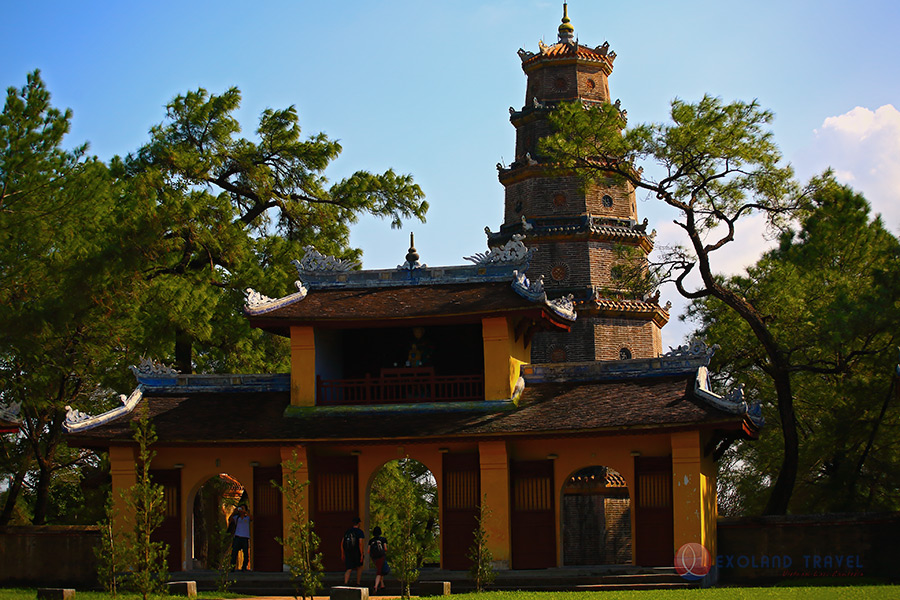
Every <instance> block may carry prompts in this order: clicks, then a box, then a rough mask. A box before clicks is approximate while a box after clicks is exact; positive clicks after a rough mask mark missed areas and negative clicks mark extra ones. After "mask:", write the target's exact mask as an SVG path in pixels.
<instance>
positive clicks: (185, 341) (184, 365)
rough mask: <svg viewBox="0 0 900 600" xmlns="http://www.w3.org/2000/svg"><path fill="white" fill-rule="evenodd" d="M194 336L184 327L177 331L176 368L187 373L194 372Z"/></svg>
mask: <svg viewBox="0 0 900 600" xmlns="http://www.w3.org/2000/svg"><path fill="white" fill-rule="evenodd" d="M193 341H194V340H193V338H192V337H191V334H189V333H188V332H186V331H185V330H183V329H178V330H176V331H175V368H176V369H177V370H178V371H179V372H180V373H184V374H185V375H190V374H191V373H193V372H194V365H193V362H192V360H191V358H192V352H193V349H192V345H193Z"/></svg>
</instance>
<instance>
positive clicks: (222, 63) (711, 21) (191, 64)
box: [0, 0, 900, 345]
mask: <svg viewBox="0 0 900 600" xmlns="http://www.w3.org/2000/svg"><path fill="white" fill-rule="evenodd" d="M561 14H562V7H561V2H547V1H543V0H495V1H484V2H476V1H470V0H458V1H456V2H422V1H418V2H413V1H408V0H393V1H391V0H387V1H384V2H374V1H370V2H364V1H360V0H333V1H331V2H321V1H318V2H312V1H305V0H297V1H293V2H288V1H262V0H261V1H260V2H257V3H254V4H252V5H251V4H250V3H245V2H235V1H219V2H190V1H182V2H170V1H164V0H163V1H156V2H92V1H90V0H86V1H83V2H71V1H69V2H47V1H40V0H31V1H29V2H15V3H14V2H5V3H3V5H2V7H0V21H2V22H3V23H4V35H3V36H0V57H2V58H0V83H2V84H3V85H4V86H17V87H19V86H21V85H22V84H23V83H24V81H25V76H26V73H28V72H29V71H31V70H33V69H35V68H39V69H41V71H42V73H43V77H44V79H45V81H46V82H47V84H48V87H49V89H50V91H51V92H52V94H53V101H54V103H55V104H56V105H57V106H60V107H69V108H71V109H72V110H73V111H74V119H73V126H72V131H71V134H70V137H69V142H70V143H71V144H72V145H75V144H77V143H81V142H83V141H88V142H90V144H91V151H92V153H94V154H97V155H98V156H100V157H101V158H103V159H108V158H110V157H111V156H113V155H115V154H125V153H128V152H131V151H133V150H135V149H136V148H138V147H139V146H140V145H141V144H142V143H143V142H144V141H146V139H147V130H148V129H149V128H150V127H151V126H152V125H153V124H155V123H158V122H160V121H161V120H162V119H163V117H164V113H165V109H164V106H165V104H166V102H168V101H169V100H170V99H171V98H172V97H174V96H175V95H176V94H178V93H182V92H185V91H187V90H191V89H196V88H198V87H204V88H206V89H208V90H209V91H211V92H214V93H215V92H221V91H223V90H224V89H226V88H227V87H229V86H238V87H239V88H240V89H241V90H242V92H243V99H244V100H243V104H242V108H241V112H240V114H239V117H240V119H241V122H242V124H243V125H244V127H245V133H246V134H247V135H252V132H253V130H254V127H255V122H256V119H257V117H258V115H259V113H260V112H261V111H262V110H263V109H265V108H267V107H274V108H280V107H284V106H287V105H291V104H293V105H296V106H297V109H298V111H299V114H300V120H301V125H302V127H303V128H304V131H305V133H307V134H313V133H316V132H319V131H324V132H326V133H327V134H328V135H329V136H331V137H333V138H337V139H339V140H340V141H341V143H342V144H343V146H344V153H343V154H342V156H341V157H340V159H338V161H336V163H335V164H334V165H333V167H332V168H331V169H330V170H329V173H328V174H329V177H330V178H332V179H339V178H340V177H342V176H345V175H347V174H349V173H351V172H353V171H355V170H357V169H367V170H374V171H382V170H385V169H387V168H391V167H393V168H394V169H395V170H397V171H399V172H403V173H411V174H412V175H413V176H414V177H415V179H416V181H417V182H418V183H419V184H420V185H421V186H422V187H423V188H424V190H425V193H426V195H427V198H428V201H429V203H430V204H431V210H430V211H429V215H428V223H427V224H426V225H422V224H420V223H418V222H416V223H409V224H407V225H406V226H405V227H404V229H403V230H402V231H392V230H391V229H390V227H389V225H388V223H387V222H385V221H379V220H375V219H364V220H363V221H362V222H361V223H359V224H358V225H357V226H356V227H355V229H354V233H353V237H352V242H353V243H354V245H357V246H359V247H361V248H362V249H363V251H364V265H365V267H367V268H386V267H393V266H396V265H397V264H399V263H401V262H402V261H403V256H404V255H405V253H406V248H407V245H408V239H409V236H408V232H409V231H410V230H411V231H414V232H415V234H416V246H417V248H418V250H419V253H420V255H421V256H422V260H423V262H426V263H428V264H431V265H446V264H459V263H462V262H463V261H462V257H463V256H468V255H471V254H474V253H475V252H479V251H482V250H484V249H485V237H484V233H483V229H484V227H485V226H486V225H487V226H490V227H491V228H492V229H494V230H496V229H497V227H498V226H499V224H500V222H501V220H502V205H503V188H502V186H501V185H500V184H499V183H498V181H497V174H496V169H495V164H496V163H497V162H500V161H505V162H507V163H508V162H510V161H511V160H512V159H513V141H514V131H513V128H512V126H511V125H510V124H509V121H508V116H509V113H508V110H507V109H508V107H510V106H513V107H516V108H520V107H521V106H522V104H523V102H524V91H525V78H524V75H523V73H522V71H521V67H520V60H519V58H518V56H517V55H516V50H517V49H518V48H520V47H523V48H525V49H527V50H532V51H534V50H535V49H536V48H537V44H538V40H540V39H543V40H544V41H546V42H548V43H549V42H553V41H555V39H556V29H557V26H558V25H559V20H560V17H561ZM569 16H570V17H571V19H572V23H573V25H574V26H575V34H576V36H577V37H578V38H579V41H580V42H581V43H583V44H587V45H590V46H595V45H598V44H601V43H603V42H604V41H606V40H608V41H609V43H610V46H611V49H612V50H615V51H616V53H617V55H618V56H617V59H616V62H615V70H614V72H613V75H612V76H611V78H610V88H611V93H612V96H613V97H614V98H620V99H621V100H622V104H623V106H624V107H625V108H626V109H627V110H628V115H629V120H630V121H631V122H632V123H636V122H645V121H662V120H665V119H666V117H667V110H668V106H669V102H670V101H671V100H672V99H673V98H675V97H680V98H684V99H687V100H696V99H699V98H700V97H701V96H702V95H703V94H704V93H710V94H713V95H717V96H721V97H722V98H723V99H725V100H734V99H742V100H751V99H754V98H755V99H758V100H759V102H760V103H761V104H762V106H763V107H765V108H768V109H770V110H772V111H774V112H775V114H776V120H775V123H774V125H773V130H774V132H775V136H776V140H777V141H778V143H779V144H780V146H781V148H782V150H783V152H784V154H785V157H786V158H787V159H788V160H789V161H791V162H792V163H794V164H795V166H796V167H797V170H798V175H799V176H800V177H801V178H802V179H807V178H808V177H810V176H811V175H813V174H816V173H818V172H821V171H822V170H823V169H824V168H826V167H827V166H829V165H830V166H833V167H834V168H835V169H836V170H837V173H838V175H839V176H840V177H841V178H842V180H844V181H846V182H848V183H850V184H852V185H854V186H855V187H857V188H858V189H859V190H861V191H862V192H863V193H865V195H866V196H867V198H869V200H870V202H872V204H873V205H874V206H875V209H876V210H877V211H878V212H881V213H883V215H884V217H885V220H886V221H887V223H888V225H889V226H890V227H891V229H892V230H894V231H895V232H896V231H898V230H900V183H898V182H900V112H898V111H897V107H900V77H898V75H900V72H898V71H900V68H898V65H900V44H898V43H897V39H896V38H897V31H898V29H900V27H898V26H900V3H897V2H894V1H887V0H885V1H875V0H868V1H867V0H860V1H858V2H857V3H855V4H852V5H851V3H848V2H845V1H843V2H835V1H817V2H812V1H789V0H785V1H783V2H775V1H769V0H762V1H758V2H753V3H748V2H742V3H737V2H722V1H718V2H706V1H699V0H695V1H691V0H684V1H681V2H661V1H655V2H654V1H647V2H637V1H633V2H616V3H613V2H601V1H597V0H590V1H589V0H572V1H571V2H569ZM638 211H639V213H640V215H641V217H642V218H643V217H644V216H646V217H648V218H649V219H650V222H651V227H655V228H657V229H658V230H659V232H660V238H659V239H660V240H662V241H664V242H665V241H676V239H675V237H674V235H675V233H674V230H673V228H672V227H671V225H668V223H669V222H670V221H671V215H669V214H667V213H666V212H665V211H664V210H662V209H661V208H660V207H659V206H657V205H656V204H655V203H654V202H653V201H652V200H645V199H643V198H640V197H639V205H638ZM744 235H745V238H744V243H742V244H741V245H740V247H739V248H738V249H737V251H736V252H733V253H732V254H731V255H729V256H727V257H725V259H724V260H723V261H722V263H721V265H720V269H721V270H722V271H724V272H734V271H736V270H738V269H740V267H741V266H743V265H746V264H748V263H749V262H752V260H753V259H754V258H755V257H756V255H757V254H758V252H759V250H760V249H761V248H762V247H763V244H764V240H763V238H762V227H761V226H760V225H759V224H758V223H756V224H754V223H752V222H751V223H749V224H748V228H747V229H746V233H745V234H744ZM261 291H263V293H265V290H261ZM666 299H671V300H673V301H677V298H676V292H675V291H674V290H668V289H667V290H663V300H666ZM680 305H681V304H680V303H679V302H676V308H677V307H679V306H680ZM685 331H687V329H686V328H685V326H683V325H681V324H678V323H673V324H672V325H670V326H669V327H667V328H666V330H665V340H664V342H665V343H666V344H668V345H674V344H676V343H678V342H679V340H680V337H681V335H683V334H684V332H685Z"/></svg>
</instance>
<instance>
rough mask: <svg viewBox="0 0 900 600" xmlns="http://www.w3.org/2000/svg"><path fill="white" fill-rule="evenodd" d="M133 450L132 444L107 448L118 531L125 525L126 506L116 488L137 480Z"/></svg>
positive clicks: (122, 488)
mask: <svg viewBox="0 0 900 600" xmlns="http://www.w3.org/2000/svg"><path fill="white" fill-rule="evenodd" d="M135 450H136V447H132V446H111V447H110V449H109V474H110V477H111V479H112V491H113V492H114V493H113V502H115V507H116V522H115V527H116V530H117V531H119V532H123V531H124V530H125V529H126V527H127V525H126V523H125V519H126V515H127V514H128V507H127V506H126V504H125V499H124V498H123V497H122V495H121V494H119V492H118V490H127V489H128V488H130V487H131V486H133V485H134V484H135V483H136V481H137V476H136V475H135V472H134V463H135V460H136V456H135Z"/></svg>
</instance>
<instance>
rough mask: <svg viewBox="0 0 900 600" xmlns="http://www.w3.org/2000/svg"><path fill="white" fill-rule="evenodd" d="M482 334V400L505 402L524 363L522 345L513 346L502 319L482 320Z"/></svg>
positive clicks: (504, 320)
mask: <svg viewBox="0 0 900 600" xmlns="http://www.w3.org/2000/svg"><path fill="white" fill-rule="evenodd" d="M481 332H482V337H483V339H484V399H485V400H508V399H509V398H511V397H512V395H513V390H514V389H515V386H516V382H517V381H518V379H519V367H520V366H521V365H522V363H523V362H524V361H523V360H522V358H523V357H522V355H523V354H524V343H523V342H520V343H519V344H516V343H515V338H514V335H513V334H512V332H511V326H510V323H509V322H508V321H507V320H506V318H505V317H487V318H484V319H482V320H481ZM519 346H521V347H522V348H519ZM517 350H518V351H517Z"/></svg>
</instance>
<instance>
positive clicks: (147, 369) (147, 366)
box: [131, 356, 178, 375]
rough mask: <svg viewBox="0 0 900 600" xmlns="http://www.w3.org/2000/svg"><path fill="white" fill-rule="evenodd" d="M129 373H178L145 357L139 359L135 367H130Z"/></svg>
mask: <svg viewBox="0 0 900 600" xmlns="http://www.w3.org/2000/svg"><path fill="white" fill-rule="evenodd" d="M131 372H132V373H134V374H135V375H178V371H176V370H175V369H173V368H172V367H169V366H167V365H165V364H163V363H161V362H160V361H158V360H154V359H152V358H147V357H146V356H144V357H142V358H141V362H140V363H138V364H137V366H134V365H132V367H131Z"/></svg>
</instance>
